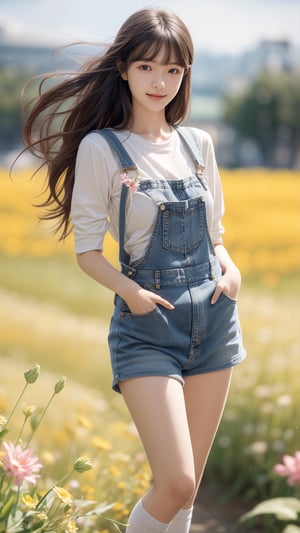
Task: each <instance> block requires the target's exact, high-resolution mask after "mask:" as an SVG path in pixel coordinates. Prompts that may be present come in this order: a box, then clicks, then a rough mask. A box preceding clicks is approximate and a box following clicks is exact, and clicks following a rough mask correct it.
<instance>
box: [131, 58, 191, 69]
mask: <svg viewBox="0 0 300 533" xmlns="http://www.w3.org/2000/svg"><path fill="white" fill-rule="evenodd" d="M136 61H145V63H158V61H156V59H146V58H141V59H136ZM161 64H162V65H166V66H168V65H176V66H177V67H181V66H182V65H180V63H177V61H171V62H170V63H161ZM182 68H183V67H182Z"/></svg>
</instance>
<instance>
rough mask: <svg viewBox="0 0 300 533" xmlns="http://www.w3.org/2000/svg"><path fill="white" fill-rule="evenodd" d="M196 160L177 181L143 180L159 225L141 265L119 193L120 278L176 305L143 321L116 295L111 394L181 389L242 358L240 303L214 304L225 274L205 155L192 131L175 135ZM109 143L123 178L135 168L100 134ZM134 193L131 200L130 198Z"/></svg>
mask: <svg viewBox="0 0 300 533" xmlns="http://www.w3.org/2000/svg"><path fill="white" fill-rule="evenodd" d="M176 130H177V132H178V134H179V135H180V137H181V140H182V142H184V143H185V144H186V146H187V147H188V149H189V150H190V152H191V155H192V157H193V160H194V163H195V167H196V173H195V175H192V176H190V177H187V178H183V179H178V180H169V181H168V180H164V179H155V177H154V179H146V180H141V181H140V184H139V191H142V192H143V193H145V194H147V195H148V196H149V197H151V199H152V200H153V202H155V204H156V205H157V218H156V223H155V226H154V229H153V233H152V236H151V239H150V242H149V244H148V247H147V249H146V252H145V254H144V256H143V258H142V259H141V260H139V261H136V262H131V260H130V257H129V256H128V254H127V253H126V251H125V249H124V233H125V205H126V196H127V194H128V187H126V186H125V185H124V184H123V185H122V190H121V199H120V215H119V246H120V264H121V270H122V273H123V274H124V275H125V276H128V277H130V278H131V279H133V280H134V281H135V282H136V283H138V284H139V285H140V286H141V287H143V288H145V289H147V290H149V291H152V292H155V293H157V294H159V295H160V296H162V297H163V298H165V299H166V300H168V301H169V302H171V303H172V304H173V305H174V306H175V309H173V310H169V309H166V308H164V307H162V306H160V305H156V308H155V309H154V310H153V311H151V312H149V313H146V314H141V315H138V314H133V313H131V311H130V310H129V308H128V306H127V304H126V302H125V301H124V300H123V299H122V298H120V296H118V295H116V296H115V309H114V313H113V316H112V319H111V323H110V330H109V337H108V342H109V348H110V356H111V364H112V370H113V389H114V390H116V391H117V392H120V389H119V382H120V381H122V380H125V379H130V378H136V377H141V376H169V377H173V378H175V379H177V380H179V381H180V382H181V383H183V384H184V376H191V375H195V374H201V373H204V372H212V371H216V370H220V369H223V368H226V367H230V366H233V365H235V364H237V363H239V362H240V361H241V360H242V359H244V357H245V351H244V349H243V345H242V335H241V330H240V324H239V319H238V311H237V302H236V301H235V300H232V299H230V298H228V297H227V296H226V295H225V294H223V293H222V294H221V295H220V297H219V299H218V301H217V302H216V303H215V304H213V305H212V304H211V303H210V299H211V297H212V294H213V292H214V290H215V286H216V284H217V282H218V279H219V278H220V277H221V275H222V273H221V268H220V264H219V261H218V259H217V257H216V254H215V251H214V246H213V244H212V241H211V237H210V234H209V231H208V225H207V218H206V207H205V204H206V202H207V200H208V198H209V195H210V192H209V190H208V187H207V184H206V179H205V176H204V173H203V169H204V165H203V161H202V156H201V148H200V146H198V145H197V143H196V140H195V139H194V137H193V135H192V133H191V131H190V130H189V129H188V128H183V127H180V128H179V127H178V128H176ZM97 133H99V134H101V135H103V136H104V137H105V139H106V140H107V141H108V143H109V145H110V148H111V149H112V150H114V151H115V152H116V153H117V155H118V157H119V159H120V162H121V166H122V169H123V171H124V172H128V171H129V170H137V167H136V165H135V164H134V162H133V161H132V159H131V158H130V156H129V154H128V153H127V151H126V150H125V148H124V147H123V145H122V143H121V142H120V141H119V139H118V138H117V136H116V135H115V134H114V133H113V131H112V130H106V129H104V130H97ZM133 194H134V193H133Z"/></svg>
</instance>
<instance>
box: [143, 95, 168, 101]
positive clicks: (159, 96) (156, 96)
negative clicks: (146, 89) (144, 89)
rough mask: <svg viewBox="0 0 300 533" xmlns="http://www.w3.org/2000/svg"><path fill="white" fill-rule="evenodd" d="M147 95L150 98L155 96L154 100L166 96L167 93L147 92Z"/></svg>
mask: <svg viewBox="0 0 300 533" xmlns="http://www.w3.org/2000/svg"><path fill="white" fill-rule="evenodd" d="M146 94H147V96H149V98H153V100H161V99H162V98H165V97H166V95H165V94H151V93H146Z"/></svg>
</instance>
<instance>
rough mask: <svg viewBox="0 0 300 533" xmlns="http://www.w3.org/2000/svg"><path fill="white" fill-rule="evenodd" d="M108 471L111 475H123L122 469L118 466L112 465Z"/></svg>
mask: <svg viewBox="0 0 300 533" xmlns="http://www.w3.org/2000/svg"><path fill="white" fill-rule="evenodd" d="M107 471H108V473H109V475H110V476H112V477H120V475H121V471H120V469H119V468H118V467H117V466H114V465H113V466H110V467H109V468H108V469H107Z"/></svg>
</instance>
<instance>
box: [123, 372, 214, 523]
mask: <svg viewBox="0 0 300 533" xmlns="http://www.w3.org/2000/svg"><path fill="white" fill-rule="evenodd" d="M120 388H121V391H122V394H123V396H124V399H125V401H126V403H127V406H128V408H129V411H130V413H131V415H132V418H133V420H134V422H135V424H136V427H137V429H138V431H139V434H140V437H141V440H142V442H143V445H144V448H145V452H146V454H147V457H148V460H149V463H150V467H151V469H152V473H153V487H152V488H151V489H150V491H149V492H148V493H147V494H146V495H145V496H144V498H143V500H142V503H143V507H144V509H145V510H146V511H147V512H148V513H149V514H150V515H151V516H153V517H155V518H156V519H157V520H159V521H161V522H164V523H168V522H170V521H171V520H172V518H173V517H174V516H175V514H176V513H177V512H178V511H179V509H180V508H182V507H183V506H184V505H185V503H186V502H187V501H188V500H191V499H192V495H193V494H194V490H195V467H194V457H193V449H192V443H191V438H190V429H189V423H188V420H187V414H186V406H185V398H184V394H183V388H182V385H181V383H180V382H179V381H177V380H176V379H172V378H168V377H142V378H135V379H130V380H126V381H123V382H122V383H121V384H120ZM196 400H197V398H196ZM196 410H197V409H196V408H195V411H196ZM191 418H192V419H194V417H193V413H191ZM200 433H201V434H202V431H201V432H200ZM204 433H205V429H204ZM197 457H198V454H197Z"/></svg>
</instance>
